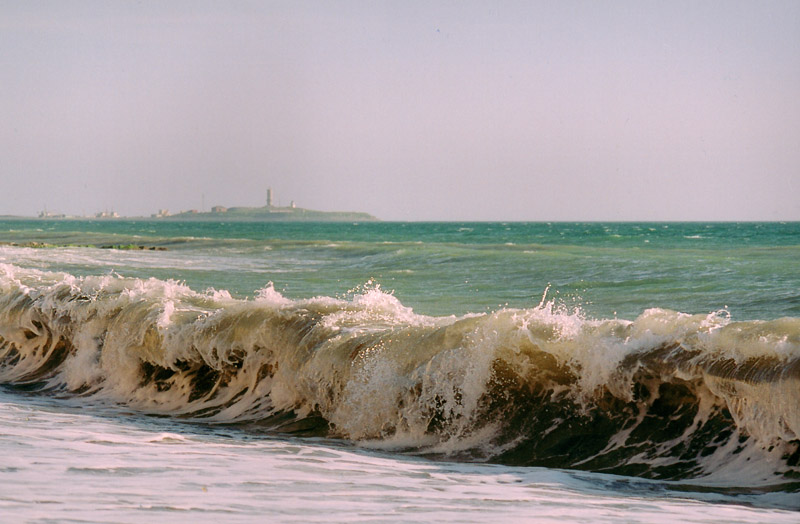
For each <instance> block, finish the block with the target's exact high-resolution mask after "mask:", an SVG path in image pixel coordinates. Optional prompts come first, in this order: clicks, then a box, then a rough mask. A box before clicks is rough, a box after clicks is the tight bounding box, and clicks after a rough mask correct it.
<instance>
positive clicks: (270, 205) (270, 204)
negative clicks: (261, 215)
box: [267, 187, 272, 207]
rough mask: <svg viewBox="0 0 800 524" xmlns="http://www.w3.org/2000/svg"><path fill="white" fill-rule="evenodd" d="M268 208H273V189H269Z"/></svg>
mask: <svg viewBox="0 0 800 524" xmlns="http://www.w3.org/2000/svg"><path fill="white" fill-rule="evenodd" d="M267 207H272V188H271V187H270V188H268V189H267Z"/></svg>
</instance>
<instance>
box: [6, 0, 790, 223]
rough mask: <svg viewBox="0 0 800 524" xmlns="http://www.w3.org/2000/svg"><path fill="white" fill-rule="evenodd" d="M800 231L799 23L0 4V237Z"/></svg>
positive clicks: (179, 4) (389, 7)
mask: <svg viewBox="0 0 800 524" xmlns="http://www.w3.org/2000/svg"><path fill="white" fill-rule="evenodd" d="M268 187H271V188H272V190H273V194H274V198H275V200H276V203H278V204H281V205H288V204H289V203H290V201H295V202H296V203H297V205H298V206H299V207H304V208H310V209H319V210H328V211H336V210H340V211H364V212H368V213H371V214H373V215H375V216H377V217H379V218H381V219H384V220H459V221H460V220H531V221H538V220H545V221H550V220H553V221H555V220H800V2H797V1H795V0H789V1H769V0H764V1H745V2H740V1H736V0H722V1H703V0H700V1H687V2H684V1H679V0H675V1H673V0H670V1H660V2H651V1H646V0H637V1H630V2H629V1H623V0H620V1H610V0H609V1H570V0H565V1H546V2H545V1H535V0H526V1H520V2H516V1H503V2H491V1H475V2H471V1H458V2H448V1H414V0H411V1H393V2H381V1H363V2H362V1H315V2H307V1H295V0H292V1H280V0H274V1H253V2H248V1H235V0H234V1H226V2H216V1H195V0H192V1H183V0H172V1H169V2H163V1H160V0H158V1H151V0H142V1H97V2H94V1H70V0H58V1H37V0H30V1H25V2H18V1H12V0H0V215H2V214H15V215H36V214H38V212H39V211H41V210H43V209H47V210H48V211H51V212H58V213H66V214H75V215H84V214H89V213H95V212H98V211H101V210H114V211H116V212H118V213H120V214H121V215H125V216H143V215H150V214H151V213H154V212H156V210H157V209H159V208H168V209H169V210H170V211H179V210H185V209H192V208H195V209H205V210H208V209H210V207H211V206H214V205H225V206H262V205H264V204H265V202H266V190H267V188H268Z"/></svg>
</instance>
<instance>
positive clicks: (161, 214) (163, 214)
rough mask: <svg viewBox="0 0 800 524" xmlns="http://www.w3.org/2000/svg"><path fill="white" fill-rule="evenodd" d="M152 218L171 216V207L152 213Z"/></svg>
mask: <svg viewBox="0 0 800 524" xmlns="http://www.w3.org/2000/svg"><path fill="white" fill-rule="evenodd" d="M150 216H151V217H152V218H164V217H168V216H170V212H169V209H159V210H158V213H154V214H152V215H150Z"/></svg>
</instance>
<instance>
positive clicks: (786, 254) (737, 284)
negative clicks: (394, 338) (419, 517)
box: [0, 221, 800, 320]
mask: <svg viewBox="0 0 800 524" xmlns="http://www.w3.org/2000/svg"><path fill="white" fill-rule="evenodd" d="M0 227H2V228H3V231H2V233H0V242H2V241H6V242H30V241H39V242H45V243H50V244H94V245H98V246H99V245H103V244H127V243H137V244H146V245H153V246H161V247H166V248H168V249H169V250H170V253H168V254H163V253H155V254H152V256H149V257H144V258H145V260H142V261H140V260H138V259H136V260H130V261H129V262H127V265H126V261H125V260H107V259H108V257H104V256H100V260H102V261H104V262H105V261H107V262H108V263H107V264H106V265H105V266H104V264H102V263H100V264H95V263H94V262H92V261H91V260H88V259H87V257H86V256H79V257H76V256H74V251H75V250H60V251H59V250H56V251H52V250H50V251H48V252H47V253H46V254H43V255H41V256H39V257H38V259H40V260H41V263H40V266H43V268H53V269H61V270H65V271H70V272H73V273H75V274H94V273H96V272H97V271H98V270H103V269H106V268H107V269H109V270H110V269H114V270H116V271H118V272H120V273H121V274H124V275H126V276H136V277H150V276H154V277H157V278H162V279H169V278H172V279H179V280H183V281H185V282H186V283H187V284H188V285H189V286H190V287H192V288H194V289H199V290H202V289H205V288H207V287H215V288H218V289H227V290H229V291H231V292H232V293H233V294H234V296H238V297H247V296H252V295H253V292H254V291H255V290H257V289H260V288H262V287H263V286H264V285H266V284H267V282H270V281H271V282H273V283H274V285H275V288H276V289H277V290H279V291H280V292H281V293H283V294H285V295H286V296H288V297H291V298H308V297H312V296H316V295H326V296H341V295H344V294H346V293H347V292H348V291H349V290H351V289H354V288H356V287H357V286H361V285H363V284H365V283H366V282H368V281H373V282H375V283H377V284H380V285H381V287H382V288H383V289H384V290H387V291H393V292H394V294H395V296H396V297H398V298H399V299H400V301H401V302H402V303H403V304H405V305H406V306H408V307H412V308H413V309H414V310H415V311H417V312H419V313H424V314H431V315H448V314H457V315H459V314H465V313H467V312H485V311H491V310H496V309H498V308H501V307H506V306H507V307H516V308H525V307H533V306H535V305H537V304H538V303H539V302H540V300H541V298H542V295H543V293H544V291H545V289H547V288H548V286H549V288H550V291H549V295H548V296H549V297H551V298H557V300H558V302H559V303H562V304H564V305H565V306H568V307H571V308H575V307H579V308H580V309H581V310H582V311H583V312H584V314H585V315H587V316H591V317H597V318H609V317H613V316H618V317H621V318H629V319H632V318H635V317H636V316H638V315H639V314H640V313H641V312H642V311H644V310H645V309H647V308H650V307H660V308H667V309H673V310H677V311H682V312H687V313H708V312H711V311H716V310H720V309H727V310H728V311H729V312H730V313H731V315H732V316H733V317H734V318H736V319H740V320H751V319H763V320H767V319H773V318H779V317H783V316H800V271H798V260H800V223H669V224H666V223H608V224H596V223H362V224H339V223H320V224H304V223H267V224H265V223H199V222H166V221H146V222H136V221H94V222H92V221H87V222H81V221H46V222H42V221H7V222H0ZM81 251H82V252H85V251H86V250H81ZM173 253H174V255H175V256H174V257H173V256H172V255H173ZM189 253H191V256H193V257H197V258H199V259H200V260H202V261H205V262H206V263H201V262H197V261H194V260H193V263H192V264H182V263H180V262H176V263H175V264H172V263H171V262H172V261H173V260H175V259H176V258H180V257H181V256H189V255H188V254H189ZM160 259H165V264H164V266H165V267H161V268H160V267H158V265H159V262H158V260H160ZM142 266H145V267H142ZM199 266H202V267H199ZM37 267H38V266H37Z"/></svg>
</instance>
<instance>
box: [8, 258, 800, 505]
mask: <svg viewBox="0 0 800 524" xmlns="http://www.w3.org/2000/svg"><path fill="white" fill-rule="evenodd" d="M0 291H1V293H2V294H0V380H1V381H2V382H3V383H5V384H7V385H9V386H11V387H15V388H19V389H25V390H28V391H39V392H41V393H43V394H44V393H49V394H55V395H70V396H72V395H82V396H84V397H87V398H86V401H87V402H113V403H122V404H125V405H128V406H130V407H131V408H134V409H137V410H141V411H142V412H145V413H157V414H161V415H171V416H175V417H180V418H184V419H187V420H191V421H194V422H202V423H210V424H216V423H225V424H240V425H248V427H253V426H254V425H257V426H258V427H260V428H262V429H263V430H264V431H289V432H297V431H299V432H301V433H312V434H325V435H328V436H330V437H338V438H343V439H348V440H351V441H356V442H360V443H362V444H364V445H369V446H378V447H386V446H387V445H388V446H396V447H400V448H402V449H404V450H406V451H409V452H413V453H422V454H429V455H441V456H446V457H448V458H452V459H457V460H479V461H487V460H488V461H493V462H500V463H505V464H513V465H540V466H549V467H564V468H579V469H587V470H592V471H602V472H611V473H621V474H627V475H638V476H643V477H651V478H661V479H698V478H706V479H710V481H715V480H716V481H717V482H720V483H725V484H731V483H734V482H738V483H740V484H743V485H747V486H754V485H763V486H768V485H779V486H788V487H785V488H781V489H790V490H791V489H796V484H792V482H796V481H795V480H794V479H796V478H798V475H800V468H798V462H799V461H800V452H798V439H800V429H799V428H800V424H798V406H800V320H798V319H791V318H787V319H781V320H778V321H771V322H761V321H751V322H733V321H731V319H730V318H729V316H728V315H726V314H725V313H720V312H715V313H711V314H708V315H687V314H683V313H678V312H674V311H669V310H665V309H658V308H653V309H649V310H647V311H645V312H644V313H642V314H641V315H640V316H639V317H638V318H636V319H635V320H633V321H628V320H622V319H599V320H596V319H587V318H585V317H584V316H583V315H582V314H581V313H580V312H579V311H574V310H573V311H567V310H565V309H563V308H558V307H555V304H554V303H553V302H549V301H546V300H542V303H541V304H540V305H539V306H538V307H535V308H530V309H502V310H498V311H495V312H492V313H486V314H470V315H465V316H458V317H457V316H449V317H430V316H425V315H418V314H415V313H414V312H413V311H412V310H411V309H410V308H408V307H406V306H404V305H403V304H402V303H401V302H400V301H399V300H398V299H397V298H396V297H394V296H393V295H392V294H390V293H385V292H383V291H381V290H380V288H379V287H377V286H374V285H372V286H366V287H365V288H364V289H362V290H357V291H354V292H353V293H352V294H351V296H349V297H347V298H344V299H337V298H332V297H324V296H323V297H316V298H311V299H304V300H290V299H287V298H285V297H284V296H282V295H281V294H280V293H278V292H277V291H276V290H275V289H274V287H273V286H267V287H265V288H264V289H262V290H261V291H259V292H258V293H257V295H256V298H255V299H254V300H241V299H234V298H231V296H230V294H229V293H227V292H225V291H217V290H214V289H209V290H208V291H207V292H205V293H198V292H195V291H193V290H192V289H190V288H189V287H187V286H186V285H184V284H182V283H179V282H175V281H168V280H158V279H154V278H151V279H135V278H124V277H121V276H119V275H106V276H98V277H95V276H91V277H83V278H78V277H74V276H72V275H69V274H65V273H49V272H42V271H37V270H31V269H23V268H20V267H17V266H13V265H10V264H3V265H0ZM734 467H735V468H736V470H737V471H738V472H739V474H740V475H739V476H738V477H736V476H733V475H732V474H731V472H732V468H734ZM742 475H744V476H746V479H744V480H743V478H742ZM734 485H737V484H734ZM792 486H795V487H792Z"/></svg>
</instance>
